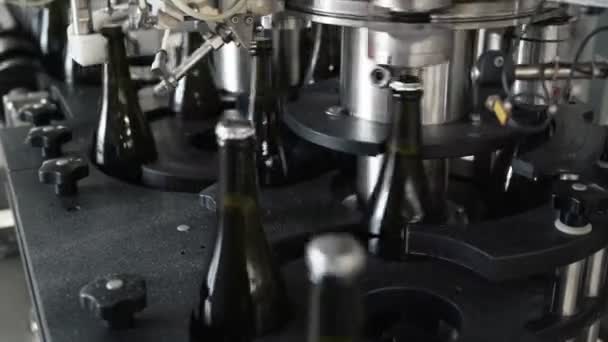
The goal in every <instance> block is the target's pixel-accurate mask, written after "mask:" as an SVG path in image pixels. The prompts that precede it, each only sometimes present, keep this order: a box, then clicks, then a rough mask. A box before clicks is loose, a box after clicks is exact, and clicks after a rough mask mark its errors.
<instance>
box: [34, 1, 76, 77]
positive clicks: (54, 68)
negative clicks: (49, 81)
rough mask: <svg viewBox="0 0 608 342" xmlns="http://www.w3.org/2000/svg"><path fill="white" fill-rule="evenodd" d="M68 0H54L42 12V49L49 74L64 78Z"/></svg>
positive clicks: (40, 41) (40, 40)
mask: <svg viewBox="0 0 608 342" xmlns="http://www.w3.org/2000/svg"><path fill="white" fill-rule="evenodd" d="M68 13H69V2H68V1H53V2H51V3H50V4H48V5H47V7H46V8H44V9H43V10H42V12H41V18H40V25H41V27H40V36H39V39H38V40H39V44H40V50H41V52H42V54H43V55H44V59H43V63H44V66H45V68H46V70H47V72H48V73H49V74H51V75H52V76H54V77H56V78H58V79H63V78H64V76H65V75H64V71H65V63H66V57H67V38H68V37H67V27H68Z"/></svg>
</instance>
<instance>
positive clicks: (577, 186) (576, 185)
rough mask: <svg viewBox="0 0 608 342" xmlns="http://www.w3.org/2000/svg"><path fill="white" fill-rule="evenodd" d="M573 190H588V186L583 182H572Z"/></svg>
mask: <svg viewBox="0 0 608 342" xmlns="http://www.w3.org/2000/svg"><path fill="white" fill-rule="evenodd" d="M572 190H574V191H586V190H587V186H586V185H585V184H583V183H574V184H572Z"/></svg>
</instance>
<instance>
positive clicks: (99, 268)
mask: <svg viewBox="0 0 608 342" xmlns="http://www.w3.org/2000/svg"><path fill="white" fill-rule="evenodd" d="M8 177H9V179H10V184H11V189H12V190H13V191H11V196H12V198H11V202H12V204H13V208H14V209H15V211H16V212H17V213H18V215H17V217H16V219H17V224H18V226H19V227H20V230H19V234H20V239H21V245H22V246H26V248H24V258H25V260H26V261H27V266H28V271H29V273H30V276H31V278H32V281H31V283H32V286H33V289H34V296H35V301H36V304H37V305H38V309H39V314H40V316H41V319H42V329H43V332H44V335H45V337H46V338H47V342H72V341H74V342H81V341H87V342H96V341H107V342H109V341H171V342H173V341H187V340H188V322H189V316H190V313H191V310H192V308H194V306H195V305H196V304H197V302H198V299H199V295H198V290H199V286H200V283H201V280H202V275H203V274H205V268H206V265H207V263H208V259H209V254H210V252H211V249H212V248H211V245H212V243H213V241H214V236H215V214H214V213H213V212H210V211H208V210H206V209H203V208H201V207H200V205H199V201H198V197H197V195H195V194H184V193H170V192H161V191H156V190H151V189H146V188H143V187H138V186H132V185H128V184H125V183H121V182H119V181H116V180H114V179H111V178H109V177H107V176H105V175H103V174H101V173H100V172H99V171H97V170H96V169H95V168H92V169H91V175H90V176H89V177H87V178H86V179H84V180H83V181H82V182H81V183H80V194H79V196H78V197H77V200H76V201H75V202H68V201H63V200H60V199H58V198H57V197H56V196H55V195H54V194H53V191H52V188H51V187H47V186H44V185H41V184H40V183H38V181H37V170H36V169H30V170H20V171H12V172H10V173H9V175H8ZM331 181H332V177H331V175H327V176H325V177H321V178H319V179H316V180H312V181H308V182H303V183H301V184H299V185H297V186H294V187H290V188H284V189H276V190H272V192H273V196H280V198H281V199H282V200H281V201H277V202H275V203H274V204H273V205H272V206H268V207H266V210H265V211H264V215H265V216H266V218H267V222H266V228H267V231H268V234H269V236H270V239H271V240H275V241H277V240H282V239H284V238H287V237H292V236H301V235H302V234H305V233H307V232H311V231H318V230H323V229H324V228H328V227H327V226H325V224H327V223H328V222H331V220H334V221H333V222H334V223H336V224H339V223H340V222H344V221H345V220H350V219H352V216H351V215H348V214H347V212H346V211H344V209H343V210H342V211H340V210H336V209H337V207H340V206H341V204H340V201H336V199H334V198H332V195H331V194H330V192H329V191H324V192H321V193H313V194H311V193H310V191H308V193H309V194H310V195H309V196H302V194H303V193H305V191H306V190H309V189H329V188H330V185H329V183H330V182H331ZM17 189H18V190H17ZM15 190H17V191H15ZM263 202H264V201H263ZM76 205H77V206H78V207H79V208H80V209H79V210H76V211H74V210H72V211H69V210H67V208H70V207H75V206H76ZM332 208H333V209H332ZM325 212H333V213H334V214H335V215H334V216H332V217H331V218H330V221H328V218H327V217H326V216H323V213H325ZM270 215H272V216H270ZM349 216H350V219H349ZM296 222H297V223H296ZM181 224H187V225H189V226H190V227H191V228H192V229H191V230H190V231H188V232H179V231H178V230H177V226H179V225H181ZM287 227H289V230H287ZM123 272H124V273H136V274H139V275H142V276H143V277H144V278H145V279H146V281H147V288H148V308H147V309H146V310H144V311H143V312H142V314H141V315H139V320H138V328H137V329H134V330H129V331H123V332H120V333H114V332H109V331H108V330H107V329H106V328H105V327H104V326H103V325H102V324H101V323H100V322H98V321H96V320H95V319H92V318H91V317H90V316H89V315H86V314H84V313H83V311H82V310H81V309H80V307H79V304H78V291H79V289H80V288H81V287H82V286H83V285H85V284H86V283H87V282H89V281H91V280H92V279H94V278H95V277H96V276H98V275H104V274H108V273H123Z"/></svg>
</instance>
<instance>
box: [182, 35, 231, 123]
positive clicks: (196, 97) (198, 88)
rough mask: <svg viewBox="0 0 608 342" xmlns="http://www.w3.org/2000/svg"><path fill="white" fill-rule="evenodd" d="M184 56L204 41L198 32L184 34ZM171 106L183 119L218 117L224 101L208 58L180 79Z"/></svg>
mask: <svg viewBox="0 0 608 342" xmlns="http://www.w3.org/2000/svg"><path fill="white" fill-rule="evenodd" d="M183 37H184V43H183V48H182V52H183V56H182V58H183V59H185V58H186V57H188V54H190V53H192V52H193V51H194V50H196V48H198V47H199V46H201V44H202V43H203V37H202V36H201V34H200V33H198V32H188V33H184V34H183ZM171 100H172V101H171V108H172V110H173V111H174V112H175V114H176V115H177V116H178V117H179V118H181V119H183V120H201V119H209V118H211V117H217V116H218V115H219V113H220V110H221V107H222V102H221V99H220V94H219V92H218V90H217V89H216V88H215V85H214V83H213V76H212V75H211V67H210V65H209V63H208V60H207V59H203V60H202V61H200V62H198V64H197V65H196V66H195V69H194V70H192V71H191V72H189V73H188V74H187V75H186V76H185V77H184V78H182V79H181V80H180V81H179V84H178V86H177V88H176V89H175V94H174V95H173V97H172V99H171Z"/></svg>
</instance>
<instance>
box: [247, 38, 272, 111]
mask: <svg viewBox="0 0 608 342" xmlns="http://www.w3.org/2000/svg"><path fill="white" fill-rule="evenodd" d="M251 68H252V69H251V76H252V79H251V89H250V98H251V99H252V100H255V99H260V98H263V97H267V96H269V95H272V94H273V90H274V89H273V88H274V82H273V75H272V73H273V70H272V50H271V49H269V48H262V47H260V48H257V49H256V50H255V51H253V52H252V55H251Z"/></svg>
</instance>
